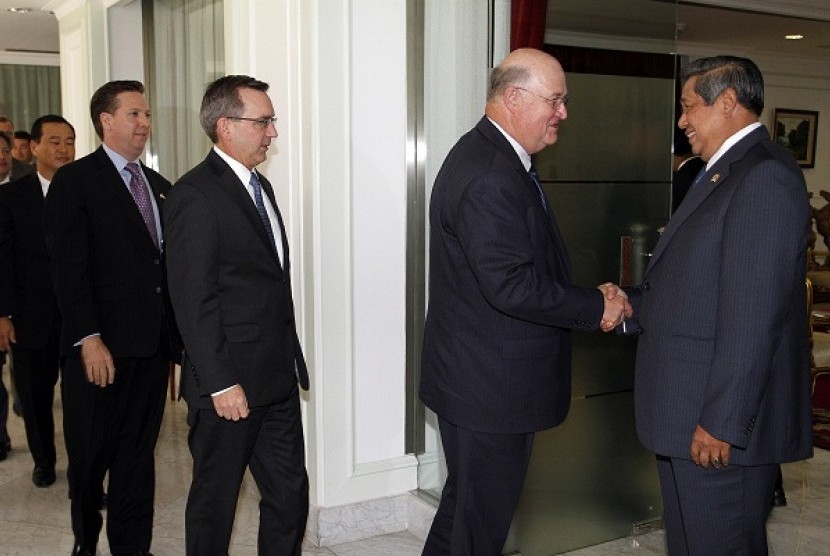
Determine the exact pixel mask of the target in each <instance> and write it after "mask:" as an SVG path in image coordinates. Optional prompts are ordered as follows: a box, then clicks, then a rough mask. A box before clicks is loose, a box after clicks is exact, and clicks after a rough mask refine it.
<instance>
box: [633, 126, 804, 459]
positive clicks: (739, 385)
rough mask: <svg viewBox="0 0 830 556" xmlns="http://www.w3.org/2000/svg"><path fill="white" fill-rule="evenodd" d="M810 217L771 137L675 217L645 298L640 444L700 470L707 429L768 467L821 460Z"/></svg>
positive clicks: (708, 183)
mask: <svg viewBox="0 0 830 556" xmlns="http://www.w3.org/2000/svg"><path fill="white" fill-rule="evenodd" d="M809 222H810V207H809V202H808V197H807V190H806V186H805V184H804V177H803V175H802V172H801V169H800V168H799V167H798V165H797V164H796V163H795V160H794V159H793V157H792V155H791V154H790V153H788V152H787V151H785V150H784V149H783V148H782V147H781V146H780V145H777V144H776V143H774V142H772V141H771V140H770V136H769V133H768V132H767V130H766V128H764V127H760V128H758V129H755V130H753V131H752V132H750V133H749V134H748V135H747V136H746V137H744V138H743V139H741V140H740V141H739V142H738V143H736V144H735V145H734V146H733V147H732V148H730V149H729V150H728V151H727V152H726V153H725V154H724V155H723V156H722V157H721V158H720V159H719V160H717V161H716V162H715V163H714V165H713V166H712V167H711V168H710V169H709V170H708V171H707V172H706V174H705V175H704V176H703V178H702V179H701V180H700V181H699V182H698V184H697V185H695V186H694V187H693V188H692V189H691V190H690V191H689V193H688V195H687V196H686V199H685V200H684V201H683V203H682V204H681V205H680V207H679V208H678V210H677V212H676V213H675V214H674V216H672V218H671V220H670V221H669V224H668V225H667V226H666V230H665V232H664V233H663V235H662V237H661V238H660V241H659V242H658V244H657V246H656V247H655V250H654V255H653V256H652V258H651V262H650V264H649V266H648V268H647V270H646V273H645V276H644V283H643V286H642V287H641V288H639V289H638V290H635V291H633V292H632V294H631V301H632V303H633V304H634V306H635V310H636V311H637V314H638V316H639V321H640V325H641V326H642V336H641V337H640V339H639V342H638V349H637V369H636V379H635V390H634V397H635V411H636V418H637V432H638V434H639V437H640V440H641V441H642V442H643V444H644V445H645V446H646V448H648V449H650V450H651V451H653V452H655V453H657V454H661V455H664V456H670V457H678V458H689V447H690V445H691V441H692V435H693V433H694V430H695V427H696V426H697V425H698V424H699V425H700V426H701V427H703V428H704V429H705V430H706V431H707V432H709V433H710V434H712V435H713V436H714V437H716V438H718V439H720V440H724V441H726V442H729V443H730V444H732V446H733V449H732V450H731V453H730V461H731V462H732V463H735V464H743V465H760V464H771V463H777V462H785V461H792V460H797V459H803V458H805V457H809V455H810V454H811V453H812V435H811V407H810V369H809V345H808V338H809V331H808V329H807V326H808V321H807V314H806V301H805V282H804V280H805V273H806V268H807V265H806V252H807V232H808V227H809Z"/></svg>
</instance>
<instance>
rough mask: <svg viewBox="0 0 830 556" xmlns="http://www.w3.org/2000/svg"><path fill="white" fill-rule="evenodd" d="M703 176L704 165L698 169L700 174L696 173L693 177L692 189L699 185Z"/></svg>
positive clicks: (704, 171)
mask: <svg viewBox="0 0 830 556" xmlns="http://www.w3.org/2000/svg"><path fill="white" fill-rule="evenodd" d="M704 174H706V165H705V164H704V165H703V168H701V169H700V172H698V173H697V175H696V176H695V179H694V181H692V187H694V186H696V185H697V184H699V183H700V180H701V179H702V178H703V176H704Z"/></svg>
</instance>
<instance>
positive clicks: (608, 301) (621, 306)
mask: <svg viewBox="0 0 830 556" xmlns="http://www.w3.org/2000/svg"><path fill="white" fill-rule="evenodd" d="M597 288H598V289H599V290H600V291H601V292H602V293H603V297H604V299H605V311H604V312H603V314H602V322H600V325H599V327H600V329H601V330H602V331H603V332H611V331H612V330H614V329H615V328H616V327H618V326H619V325H620V324H622V322H623V321H624V320H625V319H626V317H631V316H632V315H633V314H634V309H633V308H632V307H631V304H630V303H629V302H628V296H627V295H626V293H625V292H624V291H622V289H620V287H619V286H617V285H616V284H612V283H611V282H606V283H605V284H601V285H599V286H597Z"/></svg>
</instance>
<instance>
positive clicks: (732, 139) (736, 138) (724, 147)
mask: <svg viewBox="0 0 830 556" xmlns="http://www.w3.org/2000/svg"><path fill="white" fill-rule="evenodd" d="M759 127H761V122H755V123H751V124H749V125H748V126H746V127H745V128H743V129H740V130H738V132H737V133H735V134H734V135H732V136H731V137H729V138H728V139H727V140H726V141H724V142H723V145H721V146H720V148H719V149H718V150H717V151H715V154H713V155H712V158H710V159H709V162H707V163H706V170H707V171H708V170H709V168H711V167H712V165H713V164H714V163H715V162H717V161H718V159H719V158H720V157H722V156H723V154H724V153H725V152H726V151H728V150H729V149H731V148H732V147H733V146H735V143H737V142H738V141H740V140H741V139H743V138H744V137H746V136H747V135H749V134H750V133H751V132H752V131H754V130H755V129H757V128H759Z"/></svg>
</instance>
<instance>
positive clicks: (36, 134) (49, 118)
mask: <svg viewBox="0 0 830 556" xmlns="http://www.w3.org/2000/svg"><path fill="white" fill-rule="evenodd" d="M43 124H66V125H68V126H69V129H71V130H72V135H75V128H74V127H73V126H72V124H70V123H69V122H67V121H66V120H65V119H64V117H63V116H58V115H57V114H46V115H45V116H41V117H40V118H38V119H37V120H35V123H33V124H32V134H31V136H30V137H29V139H31V140H32V141H35V142H36V143H40V140H41V139H42V138H43ZM27 135H28V134H27Z"/></svg>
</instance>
